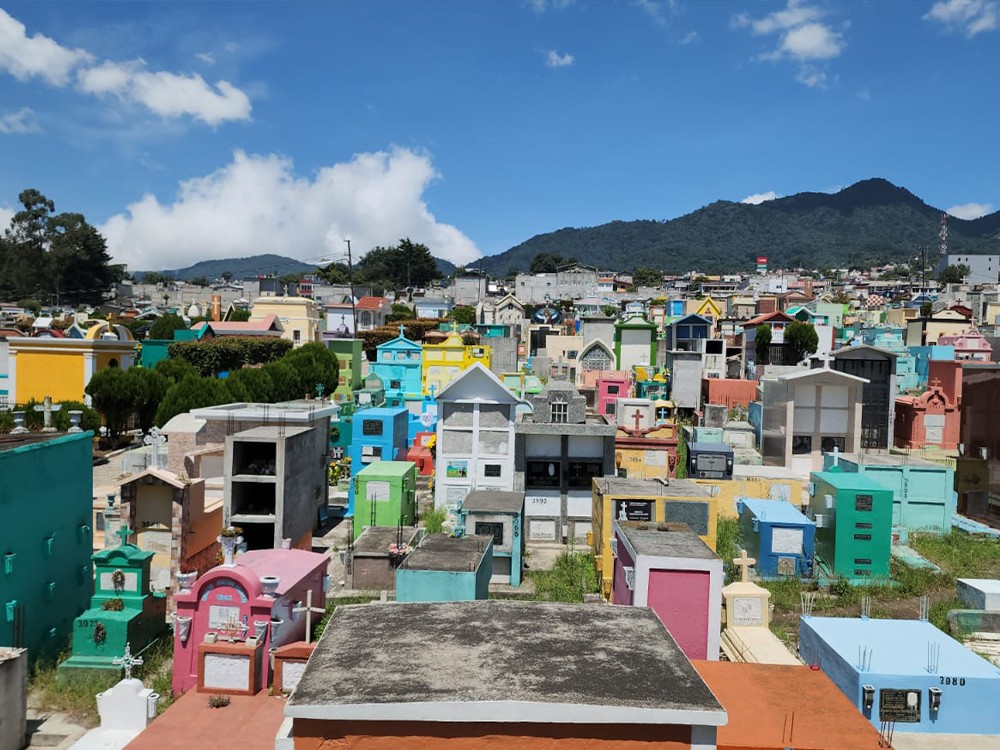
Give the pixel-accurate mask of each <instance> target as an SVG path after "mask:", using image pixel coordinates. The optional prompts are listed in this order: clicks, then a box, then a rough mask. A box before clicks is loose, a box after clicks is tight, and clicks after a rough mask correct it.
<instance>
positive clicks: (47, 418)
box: [35, 396, 62, 432]
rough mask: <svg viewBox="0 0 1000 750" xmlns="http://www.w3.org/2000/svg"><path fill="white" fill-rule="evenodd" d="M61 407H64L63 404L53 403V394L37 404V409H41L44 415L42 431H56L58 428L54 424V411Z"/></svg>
mask: <svg viewBox="0 0 1000 750" xmlns="http://www.w3.org/2000/svg"><path fill="white" fill-rule="evenodd" d="M60 409H62V404H53V403H52V396H46V397H45V398H44V399H43V400H42V403H41V404H36V405H35V411H40V412H42V414H43V415H44V416H43V420H44V422H43V428H42V432H55V431H56V428H55V427H53V426H52V412H56V411H59V410H60Z"/></svg>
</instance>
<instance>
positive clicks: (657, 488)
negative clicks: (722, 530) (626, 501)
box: [595, 477, 711, 498]
mask: <svg viewBox="0 0 1000 750" xmlns="http://www.w3.org/2000/svg"><path fill="white" fill-rule="evenodd" d="M595 481H596V483H597V489H598V491H599V492H600V493H601V494H602V495H635V496H637V497H704V498H708V497H711V495H710V494H709V492H708V490H706V489H705V488H704V487H702V486H700V485H698V484H695V483H694V482H693V481H691V480H690V479H671V480H669V482H661V481H660V480H659V479H639V478H636V477H601V478H600V479H596V480H595Z"/></svg>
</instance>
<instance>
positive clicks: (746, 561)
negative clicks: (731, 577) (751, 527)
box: [733, 549, 757, 583]
mask: <svg viewBox="0 0 1000 750" xmlns="http://www.w3.org/2000/svg"><path fill="white" fill-rule="evenodd" d="M755 562H757V561H756V560H755V559H754V558H752V557H747V551H746V550H745V549H741V550H740V556H739V557H734V558H733V565H735V566H736V567H738V568H740V569H741V570H740V580H741V581H742V582H743V583H749V582H750V566H751V565H753V564H754V563H755Z"/></svg>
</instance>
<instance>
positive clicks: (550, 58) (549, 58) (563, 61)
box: [545, 49, 576, 68]
mask: <svg viewBox="0 0 1000 750" xmlns="http://www.w3.org/2000/svg"><path fill="white" fill-rule="evenodd" d="M575 62H576V58H575V57H573V55H571V54H570V53H569V52H567V53H566V54H565V55H560V54H559V53H558V52H556V51H555V50H554V49H550V50H549V51H548V53H547V54H546V55H545V64H546V65H548V66H549V67H550V68H566V67H568V66H570V65H572V64H573V63H575Z"/></svg>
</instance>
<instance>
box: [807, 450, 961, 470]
mask: <svg viewBox="0 0 1000 750" xmlns="http://www.w3.org/2000/svg"><path fill="white" fill-rule="evenodd" d="M825 455H827V456H832V455H833V454H832V453H829V452H828V453H826V454H825ZM837 455H838V458H840V459H843V460H846V461H850V462H851V463H855V464H861V465H864V466H931V467H934V468H935V469H942V470H944V469H946V468H947V467H946V466H944V465H943V464H937V463H934V462H933V461H928V460H927V459H926V458H920V457H919V456H906V455H903V454H901V453H838V454H837Z"/></svg>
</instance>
